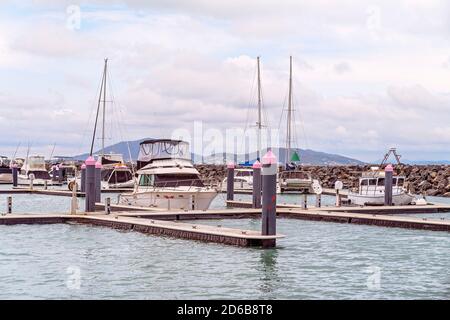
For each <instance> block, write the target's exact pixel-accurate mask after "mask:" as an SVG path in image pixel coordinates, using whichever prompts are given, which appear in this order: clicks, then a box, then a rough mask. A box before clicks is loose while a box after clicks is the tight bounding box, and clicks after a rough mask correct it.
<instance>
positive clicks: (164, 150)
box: [119, 139, 218, 210]
mask: <svg viewBox="0 0 450 320" xmlns="http://www.w3.org/2000/svg"><path fill="white" fill-rule="evenodd" d="M137 174H138V183H137V185H136V186H135V189H134V191H133V192H130V193H123V194H121V195H120V196H119V204H124V205H132V206H140V207H156V208H165V209H168V210H180V209H181V210H195V209H197V210H206V209H208V208H209V206H210V204H211V202H212V201H213V200H214V198H215V197H216V196H217V194H218V188H217V187H215V186H209V185H205V184H204V182H203V181H202V180H201V178H200V174H199V172H198V171H197V169H195V168H194V165H193V164H192V161H191V157H190V153H189V144H188V143H187V142H184V141H180V140H170V139H155V140H147V141H143V142H141V144H140V149H139V157H138V172H137Z"/></svg>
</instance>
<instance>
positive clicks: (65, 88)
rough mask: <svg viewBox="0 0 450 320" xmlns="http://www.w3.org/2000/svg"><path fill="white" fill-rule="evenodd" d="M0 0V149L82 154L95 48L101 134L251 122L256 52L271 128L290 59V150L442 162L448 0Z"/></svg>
mask: <svg viewBox="0 0 450 320" xmlns="http://www.w3.org/2000/svg"><path fill="white" fill-rule="evenodd" d="M0 6H1V10H0V111H1V112H0V130H1V135H0V146H1V149H0V154H5V155H8V156H11V155H12V154H13V153H14V151H15V149H16V147H17V145H18V144H19V143H20V144H21V145H20V148H19V154H24V153H25V152H26V149H27V145H28V144H30V145H31V146H32V147H31V152H32V153H40V154H44V155H46V156H49V155H50V154H51V151H52V148H53V145H54V144H56V148H55V151H54V153H55V154H78V153H83V152H86V151H87V149H88V145H89V139H90V135H91V127H92V123H93V111H94V110H95V108H96V100H97V95H98V89H99V83H100V80H101V72H102V68H103V59H104V58H105V57H108V58H109V66H110V79H111V80H110V83H109V85H111V86H110V87H111V91H112V92H113V95H114V97H112V96H110V97H109V98H108V101H109V100H112V99H114V104H112V103H109V102H108V108H109V110H111V114H110V116H109V118H108V119H107V123H108V129H109V130H108V131H109V133H108V134H107V139H108V140H107V144H109V143H114V142H118V141H120V140H131V139H139V138H142V137H170V136H171V135H172V134H173V132H174V131H177V130H181V129H187V130H191V129H192V128H193V127H194V121H198V122H201V124H202V126H203V130H209V129H211V130H212V129H218V130H221V131H222V132H224V130H225V129H227V128H228V129H229V128H245V127H248V126H251V125H252V124H253V123H254V122H255V121H256V118H255V117H256V113H255V112H254V111H255V109H256V102H255V101H256V100H255V93H256V91H255V87H254V86H255V66H256V57H257V56H261V63H262V65H261V68H262V89H263V97H264V108H265V113H266V115H267V119H266V120H267V122H268V125H269V126H270V128H271V129H272V130H281V132H282V130H283V124H284V121H285V120H283V119H282V118H281V115H282V110H283V106H285V100H286V93H287V89H288V77H289V74H288V71H289V56H290V55H292V56H293V60H294V65H293V74H294V77H293V89H294V106H295V112H296V125H295V127H296V130H295V131H296V136H297V139H296V144H297V146H298V147H302V148H309V149H313V150H319V151H325V152H331V153H338V154H342V155H347V156H352V157H356V158H359V159H362V160H367V161H370V160H375V159H379V158H381V157H382V155H383V153H384V152H385V151H386V149H387V148H389V147H391V146H395V147H397V148H398V149H399V151H400V153H401V154H403V156H404V158H407V159H414V160H422V159H428V160H442V159H446V160H449V159H450V42H449V40H450V19H449V15H450V4H449V3H448V1H433V0H404V1H403V0H398V1H375V0H374V1H370V2H365V1H361V0H358V1H356V0H355V1H352V0H342V1H334V2H331V1H324V0H315V1H300V0H277V1H269V0H247V1H238V0H226V1H221V0H217V1H206V0H185V1H173V0H161V1H159V0H157V1H152V0H149V1H144V0H134V1H133V0H129V1H111V0H108V1H106V0H105V1H100V0H99V1H76V0H72V1H61V0H58V1H56V0H54V1H53V0H35V1H31V0H30V1H23V0H20V1H18V0H17V1H8V0H6V1H5V0H3V1H1V4H0ZM280 123H281V125H280ZM281 136H283V134H281ZM281 140H282V139H281ZM280 143H281V144H282V143H284V141H281V142H280ZM97 144H99V142H98V141H97Z"/></svg>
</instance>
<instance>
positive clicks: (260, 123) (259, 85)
mask: <svg viewBox="0 0 450 320" xmlns="http://www.w3.org/2000/svg"><path fill="white" fill-rule="evenodd" d="M256 61H257V69H258V122H257V123H256V125H257V126H258V132H257V139H258V150H257V151H256V159H258V161H259V160H260V159H261V158H260V156H261V154H260V152H261V129H262V119H261V108H262V99H261V69H260V65H259V57H257V58H256Z"/></svg>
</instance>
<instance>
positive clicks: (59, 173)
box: [57, 166, 64, 184]
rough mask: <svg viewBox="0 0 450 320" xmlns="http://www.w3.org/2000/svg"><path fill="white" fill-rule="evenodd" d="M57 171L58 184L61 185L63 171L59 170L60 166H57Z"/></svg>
mask: <svg viewBox="0 0 450 320" xmlns="http://www.w3.org/2000/svg"><path fill="white" fill-rule="evenodd" d="M57 169H58V183H61V184H62V183H63V181H64V169H63V168H61V166H58V167H57Z"/></svg>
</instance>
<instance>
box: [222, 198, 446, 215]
mask: <svg viewBox="0 0 450 320" xmlns="http://www.w3.org/2000/svg"><path fill="white" fill-rule="evenodd" d="M227 207H228V208H251V207H252V203H251V202H250V201H238V200H232V201H230V200H228V201H227ZM277 208H280V209H287V208H295V209H302V206H301V205H297V204H288V203H285V204H277ZM308 209H310V210H314V211H327V212H331V211H333V212H355V213H367V214H412V213H440V212H450V204H442V203H436V204H433V203H431V204H427V205H409V206H366V207H356V206H355V207H351V206H342V207H335V206H324V207H320V208H316V207H315V206H311V205H308Z"/></svg>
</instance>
